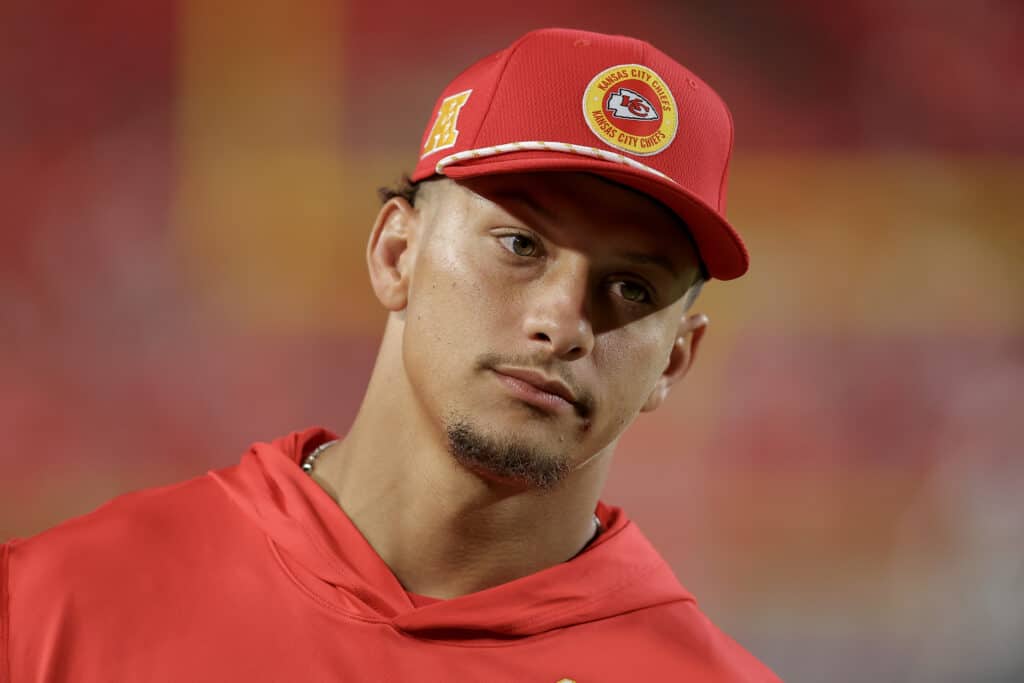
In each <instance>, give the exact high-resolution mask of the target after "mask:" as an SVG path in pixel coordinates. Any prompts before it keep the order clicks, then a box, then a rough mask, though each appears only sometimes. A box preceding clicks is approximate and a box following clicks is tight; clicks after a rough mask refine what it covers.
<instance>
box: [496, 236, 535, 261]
mask: <svg viewBox="0 0 1024 683" xmlns="http://www.w3.org/2000/svg"><path fill="white" fill-rule="evenodd" d="M498 241H499V242H501V246H503V247H505V248H506V249H508V250H509V251H511V252H512V253H513V254H515V255H516V256H536V255H537V254H538V253H539V252H540V245H538V244H537V241H536V240H534V239H533V238H532V237H528V236H526V235H502V236H501V237H499V238H498Z"/></svg>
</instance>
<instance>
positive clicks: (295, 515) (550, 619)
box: [210, 428, 693, 639]
mask: <svg viewBox="0 0 1024 683" xmlns="http://www.w3.org/2000/svg"><path fill="white" fill-rule="evenodd" d="M335 438H337V437H336V436H335V435H334V434H332V433H331V432H329V431H327V430H324V429H319V428H317V429H309V430H306V431H304V432H296V433H293V434H290V435H288V436H286V437H283V438H281V439H278V440H276V441H274V442H272V443H257V444H254V445H253V446H252V448H251V449H250V450H249V452H248V453H246V454H245V455H244V456H243V457H242V460H241V462H240V463H239V464H238V465H236V466H234V467H230V468H227V469H225V470H220V471H218V472H212V473H211V474H210V476H212V477H213V478H214V479H215V480H216V481H217V482H218V483H219V485H220V486H221V487H222V488H223V490H224V492H225V493H226V494H227V496H228V497H229V498H230V499H231V500H232V501H233V502H234V504H235V505H237V506H238V508H239V509H240V510H241V511H242V512H243V514H245V515H246V516H247V517H248V518H249V519H250V520H251V521H252V522H253V523H254V524H256V525H258V526H259V527H260V528H261V529H262V531H263V532H265V533H266V535H267V537H268V538H269V540H270V542H271V544H272V545H273V547H274V549H275V550H276V553H277V555H278V557H279V558H280V559H281V561H282V563H283V565H284V566H285V567H286V568H287V569H288V571H290V572H291V573H292V574H293V575H294V576H295V577H296V578H297V580H298V581H299V582H300V583H301V584H302V585H303V586H304V587H305V588H306V589H308V590H309V591H310V592H312V593H314V594H315V596H316V597H317V598H318V599H320V600H321V601H328V602H329V603H330V605H331V607H333V608H334V609H336V610H339V611H341V612H343V613H346V614H348V615H349V616H352V617H355V618H358V619H362V620H371V621H379V622H387V623H390V624H391V625H392V626H394V627H395V628H398V629H400V630H402V631H405V632H406V633H408V634H410V635H414V636H419V637H424V638H444V637H446V634H458V638H460V639H465V638H467V637H473V638H498V639H508V638H516V637H524V636H531V635H536V634H540V633H544V632H546V631H550V630H552V629H557V628H563V627H566V626H571V625H574V624H581V623H586V622H591V621H597V620H601V619H608V618H611V617H615V616H617V615H620V614H624V613H627V612H633V611H636V610H640V609H645V608H649V607H655V606H658V605H664V604H668V603H675V602H687V601H688V602H693V597H692V596H691V595H690V594H689V593H688V592H687V591H686V590H685V589H684V588H683V587H682V586H681V585H680V584H679V582H678V581H677V580H676V578H675V575H674V574H673V573H672V571H671V569H670V568H669V567H668V565H667V564H666V563H665V561H664V560H663V559H662V558H661V556H660V555H658V553H657V551H655V550H654V548H653V547H652V546H651V544H650V543H649V542H648V540H647V539H646V538H645V537H644V536H643V534H642V533H641V532H640V530H639V529H638V528H637V527H636V525H635V524H633V523H632V522H630V521H629V520H628V519H627V518H626V516H625V514H624V513H623V512H622V511H621V510H620V509H618V508H614V507H611V506H607V505H604V504H599V505H598V508H597V511H596V512H597V515H598V517H599V518H600V519H601V522H602V525H603V527H604V531H603V532H602V533H601V535H600V536H598V538H597V539H596V540H595V541H594V543H592V544H591V545H590V546H589V547H587V549H586V550H584V551H583V552H582V553H580V554H579V555H578V556H576V557H575V558H573V559H572V560H570V561H568V562H564V563H561V564H558V565H555V566H553V567H549V568H547V569H545V570H543V571H540V572H537V573H535V574H531V575H530V576H526V577H523V578H520V579H517V580H515V581H510V582H508V583H505V584H502V585H500V586H496V587H494V588H490V589H487V590H483V591H479V592H476V593H471V594H469V595H464V596H461V597H458V598H453V599H451V600H441V601H437V602H432V603H431V604H429V605H426V606H422V607H416V606H415V605H414V604H413V602H412V600H411V599H410V597H409V595H408V593H406V591H405V590H404V588H403V587H402V586H401V584H400V583H399V582H398V580H397V579H396V578H395V576H394V574H392V573H391V570H390V569H389V568H388V567H387V565H386V564H385V563H384V561H383V560H381V558H380V557H379V556H378V555H377V554H376V552H375V551H374V550H373V548H372V547H371V546H370V544H369V543H368V542H367V541H366V539H365V538H363V536H362V534H361V533H360V532H359V530H358V529H357V528H356V527H355V525H354V524H352V522H351V521H350V520H349V518H348V517H347V516H346V515H345V512H344V511H343V510H342V509H341V508H340V507H339V506H338V505H337V503H335V501H334V500H333V499H331V497H330V496H329V495H328V494H327V493H326V492H325V491H324V490H323V489H321V488H320V486H319V485H318V484H317V483H316V482H315V481H314V480H313V479H312V478H311V477H309V476H308V475H307V474H306V473H305V472H303V471H302V468H301V466H300V462H301V460H302V459H303V458H304V457H305V456H306V455H307V454H308V453H310V452H311V451H312V450H313V449H315V448H316V447H317V446H319V445H321V444H323V443H325V442H327V441H330V440H332V439H335Z"/></svg>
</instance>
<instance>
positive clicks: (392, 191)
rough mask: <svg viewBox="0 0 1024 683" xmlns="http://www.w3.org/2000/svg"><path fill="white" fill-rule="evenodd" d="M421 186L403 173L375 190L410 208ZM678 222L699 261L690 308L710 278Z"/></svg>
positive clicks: (382, 199) (685, 228) (386, 199)
mask: <svg viewBox="0 0 1024 683" xmlns="http://www.w3.org/2000/svg"><path fill="white" fill-rule="evenodd" d="M421 185H422V182H421V181H418V180H417V181H414V180H413V179H412V178H410V177H409V174H408V173H403V174H402V177H401V178H400V179H399V180H398V182H397V183H395V184H394V185H385V186H383V187H379V188H377V196H378V197H380V202H381V204H386V203H387V202H389V201H391V200H392V199H394V198H395V197H401V198H402V199H404V200H405V201H407V202H409V204H410V205H411V206H416V195H417V193H419V189H420V186H421ZM679 222H680V223H681V224H682V225H681V227H682V229H683V234H684V235H686V239H688V240H690V244H691V245H692V246H693V251H694V253H696V254H697V259H698V260H699V261H700V263H699V266H700V268H699V270H698V272H697V277H696V278H695V279H694V281H693V283H692V284H691V285H690V288H689V289H688V290H687V302H686V308H690V306H692V305H693V302H694V301H695V300H696V299H697V295H698V294H700V290H701V288H702V287H703V286H704V283H705V282H707V281H708V280H709V279H711V278H710V277H709V276H708V270H707V267H706V266H705V265H704V259H702V258H700V250H699V249H697V242H696V241H695V240H694V239H693V235H692V234H691V233H690V229H689V226H688V225H686V223H685V222H683V220H682V219H679Z"/></svg>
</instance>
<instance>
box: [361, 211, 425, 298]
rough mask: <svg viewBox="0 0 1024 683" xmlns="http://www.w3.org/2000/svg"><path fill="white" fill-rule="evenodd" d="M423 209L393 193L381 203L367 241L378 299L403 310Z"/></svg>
mask: <svg viewBox="0 0 1024 683" xmlns="http://www.w3.org/2000/svg"><path fill="white" fill-rule="evenodd" d="M420 219H421V217H420V212H419V211H417V210H416V208H415V207H413V206H412V204H410V203H409V202H408V201H407V200H405V199H403V198H402V197H392V198H391V199H389V200H388V201H386V202H385V203H384V205H383V206H382V207H380V211H379V212H378V213H377V220H376V221H375V222H374V224H373V230H372V231H371V232H370V240H369V242H368V243H367V245H366V263H367V265H368V266H369V270H370V284H371V285H372V286H373V291H374V292H375V293H376V294H377V299H378V300H379V301H380V302H381V304H383V305H384V308H386V309H388V310H389V311H401V310H403V309H404V308H405V307H406V304H407V303H408V300H409V280H410V278H411V277H412V261H413V259H412V256H413V255H412V250H413V245H414V243H415V238H416V235H417V230H418V228H419V221H420Z"/></svg>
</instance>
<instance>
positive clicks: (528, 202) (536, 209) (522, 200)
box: [490, 190, 555, 221]
mask: <svg viewBox="0 0 1024 683" xmlns="http://www.w3.org/2000/svg"><path fill="white" fill-rule="evenodd" d="M490 199H491V201H494V202H496V203H498V204H499V205H500V204H501V202H505V201H511V202H515V203H517V204H522V205H523V206H525V207H526V208H527V209H529V210H530V212H531V213H533V214H534V215H535V216H540V217H541V218H543V219H545V220H548V221H553V220H555V216H554V214H552V213H551V211H549V210H548V209H547V207H545V206H544V205H543V204H540V203H539V202H535V201H534V200H533V198H532V197H530V195H528V194H526V193H523V192H517V191H515V190H504V191H499V192H495V193H494V194H492V195H490Z"/></svg>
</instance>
